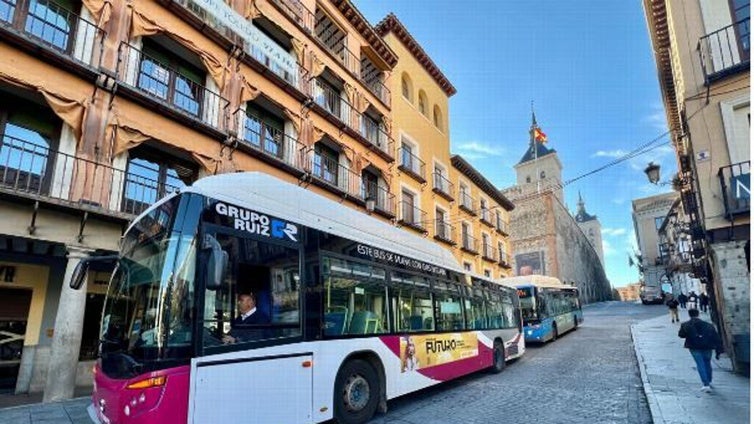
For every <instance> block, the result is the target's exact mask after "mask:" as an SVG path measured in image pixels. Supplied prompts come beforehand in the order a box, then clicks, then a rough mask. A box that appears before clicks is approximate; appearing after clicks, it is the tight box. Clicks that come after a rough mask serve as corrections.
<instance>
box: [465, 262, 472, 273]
mask: <svg viewBox="0 0 754 424" xmlns="http://www.w3.org/2000/svg"><path fill="white" fill-rule="evenodd" d="M463 270H464V271H471V263H469V262H464V263H463Z"/></svg>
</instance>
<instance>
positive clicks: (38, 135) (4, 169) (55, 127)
mask: <svg viewBox="0 0 754 424" xmlns="http://www.w3.org/2000/svg"><path fill="white" fill-rule="evenodd" d="M0 101H2V103H0V104H1V105H13V107H11V108H9V109H7V110H4V109H1V108H0V185H3V186H8V187H12V188H13V189H16V190H23V191H29V192H33V193H39V194H47V191H48V189H49V185H50V183H51V181H52V179H51V176H52V165H53V163H52V161H51V160H50V156H51V154H52V153H53V149H56V148H57V140H58V139H59V137H60V136H59V133H60V124H59V120H58V119H57V118H56V117H55V115H53V114H52V112H50V111H49V110H48V109H46V108H44V107H42V106H39V105H36V104H34V103H31V102H27V101H24V100H22V99H20V98H17V97H13V96H9V95H6V94H5V93H2V92H0ZM71 165H73V164H70V165H69V166H71Z"/></svg>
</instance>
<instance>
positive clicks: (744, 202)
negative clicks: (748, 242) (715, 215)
mask: <svg viewBox="0 0 754 424" xmlns="http://www.w3.org/2000/svg"><path fill="white" fill-rule="evenodd" d="M750 172H751V161H746V162H741V163H736V164H733V165H728V166H723V167H722V168H720V170H719V171H718V172H717V177H718V178H719V179H720V189H721V191H722V194H723V204H724V205H725V216H726V217H727V218H728V219H729V220H731V221H732V220H733V218H734V217H735V216H738V215H741V214H748V213H749V210H750V207H751V173H750Z"/></svg>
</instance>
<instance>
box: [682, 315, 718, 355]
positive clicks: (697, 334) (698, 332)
mask: <svg viewBox="0 0 754 424" xmlns="http://www.w3.org/2000/svg"><path fill="white" fill-rule="evenodd" d="M691 324H692V325H690V326H689V330H690V331H689V334H688V336H687V337H686V340H687V341H688V345H689V346H688V347H689V348H690V349H700V350H711V349H717V346H718V338H717V332H716V331H715V329H714V327H712V325H711V324H707V323H705V322H703V321H701V320H695V321H692V322H691Z"/></svg>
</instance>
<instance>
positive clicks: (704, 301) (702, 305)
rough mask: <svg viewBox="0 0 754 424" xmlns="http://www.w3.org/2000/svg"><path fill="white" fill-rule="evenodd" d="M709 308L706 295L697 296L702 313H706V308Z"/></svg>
mask: <svg viewBox="0 0 754 424" xmlns="http://www.w3.org/2000/svg"><path fill="white" fill-rule="evenodd" d="M708 306H709V296H707V293H702V294H700V295H699V308H700V309H701V310H702V312H705V313H706V312H707V307H708Z"/></svg>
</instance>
